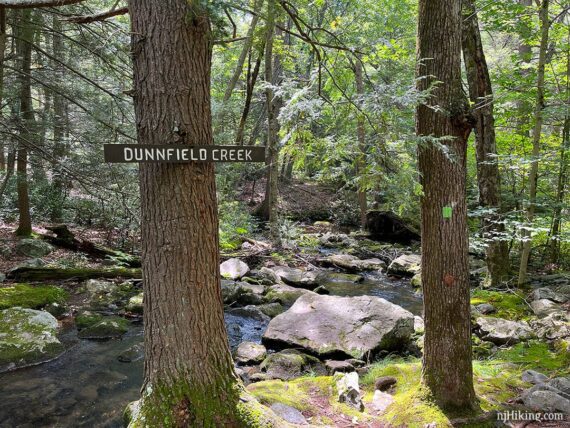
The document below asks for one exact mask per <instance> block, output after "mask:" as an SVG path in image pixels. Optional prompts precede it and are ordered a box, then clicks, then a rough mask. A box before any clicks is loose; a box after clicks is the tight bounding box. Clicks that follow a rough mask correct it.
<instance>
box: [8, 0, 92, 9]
mask: <svg viewBox="0 0 570 428" xmlns="http://www.w3.org/2000/svg"><path fill="white" fill-rule="evenodd" d="M83 1H85V0H0V7H5V8H7V9H29V8H36V7H57V6H65V5H68V4H76V3H81V2H83Z"/></svg>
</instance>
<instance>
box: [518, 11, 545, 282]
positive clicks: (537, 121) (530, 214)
mask: <svg viewBox="0 0 570 428" xmlns="http://www.w3.org/2000/svg"><path fill="white" fill-rule="evenodd" d="M548 6H549V0H543V1H542V3H541V5H540V14H539V16H540V49H539V54H538V67H537V76H536V88H537V91H536V106H535V111H534V128H533V131H532V159H531V164H530V173H529V176H528V182H529V201H528V206H527V210H526V227H525V228H523V230H522V238H523V246H522V251H521V264H520V268H519V277H518V285H519V286H522V285H523V284H525V283H526V275H527V268H528V259H529V257H530V251H531V248H532V238H531V233H530V231H529V228H530V227H532V222H533V220H534V211H535V208H536V189H537V181H538V157H539V156H540V138H541V135H542V122H543V110H544V107H545V105H544V67H545V65H546V51H547V49H548V30H549V28H550V22H549V20H548Z"/></svg>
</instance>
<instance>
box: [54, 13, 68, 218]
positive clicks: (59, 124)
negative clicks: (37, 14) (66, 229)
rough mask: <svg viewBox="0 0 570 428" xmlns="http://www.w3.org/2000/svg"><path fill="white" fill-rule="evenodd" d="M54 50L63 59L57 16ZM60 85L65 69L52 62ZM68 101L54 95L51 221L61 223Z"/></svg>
mask: <svg viewBox="0 0 570 428" xmlns="http://www.w3.org/2000/svg"><path fill="white" fill-rule="evenodd" d="M52 25H53V29H54V33H53V35H52V37H53V39H52V50H53V56H54V57H55V58H63V55H64V44H63V38H62V37H61V34H60V33H61V31H62V25H61V22H60V21H59V18H58V17H57V16H54V17H53V23H52ZM52 67H53V69H54V72H55V75H56V79H57V82H58V84H59V83H61V82H62V81H63V79H64V68H63V66H62V65H61V64H60V63H56V62H55V61H52ZM65 103H66V100H65V99H64V98H63V97H62V96H61V94H58V93H55V92H54V94H53V116H54V117H53V156H52V183H51V187H52V190H53V203H52V207H51V213H50V217H51V221H52V222H54V223H60V222H61V221H62V220H63V206H64V203H65V200H66V198H67V189H66V180H65V175H64V171H63V161H64V158H65V156H66V155H67V151H68V147H67V142H66V139H65V129H66V114H65V110H66V106H65Z"/></svg>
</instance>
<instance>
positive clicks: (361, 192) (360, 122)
mask: <svg viewBox="0 0 570 428" xmlns="http://www.w3.org/2000/svg"><path fill="white" fill-rule="evenodd" d="M354 76H355V80H356V93H357V95H358V96H360V97H361V96H362V95H363V94H364V82H363V79H362V62H361V61H360V59H359V58H357V59H356V61H355V64H354ZM356 114H357V124H356V132H357V134H358V155H357V158H356V175H357V177H358V207H359V210H360V227H361V228H362V229H365V228H366V213H367V211H368V203H367V196H366V190H365V189H364V187H363V183H362V181H363V178H364V177H363V175H364V167H365V162H366V159H365V156H366V129H365V124H364V117H362V114H361V113H360V112H356Z"/></svg>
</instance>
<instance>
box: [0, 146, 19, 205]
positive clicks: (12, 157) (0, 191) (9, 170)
mask: <svg viewBox="0 0 570 428" xmlns="http://www.w3.org/2000/svg"><path fill="white" fill-rule="evenodd" d="M15 164H16V152H15V151H14V150H10V151H9V152H8V157H7V158H6V170H5V175H4V180H2V184H1V185H0V199H1V198H2V196H4V192H5V191H6V187H8V183H9V182H10V178H12V175H14V166H15Z"/></svg>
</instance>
